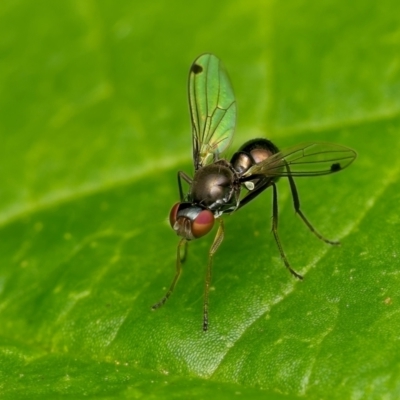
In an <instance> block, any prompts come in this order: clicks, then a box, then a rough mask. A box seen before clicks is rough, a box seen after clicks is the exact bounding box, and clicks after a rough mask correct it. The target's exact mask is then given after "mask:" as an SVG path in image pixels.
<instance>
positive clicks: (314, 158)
mask: <svg viewBox="0 0 400 400" xmlns="http://www.w3.org/2000/svg"><path fill="white" fill-rule="evenodd" d="M356 157H357V153H356V152H355V151H354V150H352V149H349V148H348V147H345V146H340V145H338V144H332V143H317V142H312V143H303V144H299V145H296V146H293V147H289V148H288V149H285V150H283V151H280V152H279V153H277V154H274V155H273V156H271V157H268V158H267V159H266V160H264V161H262V162H260V163H258V164H256V165H253V166H252V167H251V168H249V170H248V171H247V172H246V173H245V174H244V175H243V176H244V177H248V176H251V175H264V176H267V177H269V176H270V177H278V176H288V175H292V176H319V175H327V174H332V173H334V172H339V171H341V170H342V169H344V168H346V167H348V166H349V165H350V164H351V163H352V162H353V161H354V160H355V159H356Z"/></svg>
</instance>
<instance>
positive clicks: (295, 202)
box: [286, 164, 340, 245]
mask: <svg viewBox="0 0 400 400" xmlns="http://www.w3.org/2000/svg"><path fill="white" fill-rule="evenodd" d="M286 168H287V170H288V172H289V175H288V179H289V184H290V190H291V191H292V197H293V206H294V209H295V211H296V213H297V214H298V215H299V216H300V218H301V219H302V220H303V222H304V223H305V224H306V225H307V226H308V229H310V231H311V232H312V233H313V234H314V235H315V236H316V237H317V238H319V239H321V240H322V241H324V242H325V243H328V244H332V245H340V242H338V241H333V240H329V239H327V238H325V237H324V236H322V235H321V234H320V233H319V232H317V231H316V230H315V229H314V227H313V226H312V225H311V222H310V221H309V220H308V219H307V218H306V216H305V215H304V214H303V213H302V211H301V210H300V200H299V195H298V193H297V188H296V184H295V183H294V179H293V176H291V175H290V170H289V166H288V165H287V164H286Z"/></svg>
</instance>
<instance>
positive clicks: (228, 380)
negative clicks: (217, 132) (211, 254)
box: [0, 0, 400, 399]
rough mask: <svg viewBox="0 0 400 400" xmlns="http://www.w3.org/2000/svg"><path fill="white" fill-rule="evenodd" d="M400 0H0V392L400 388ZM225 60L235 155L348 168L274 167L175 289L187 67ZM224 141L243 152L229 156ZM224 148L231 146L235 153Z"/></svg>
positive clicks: (204, 243)
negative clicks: (260, 190)
mask: <svg viewBox="0 0 400 400" xmlns="http://www.w3.org/2000/svg"><path fill="white" fill-rule="evenodd" d="M399 14H400V6H399V5H398V4H397V3H396V4H395V3H394V2H391V1H389V0H383V1H381V2H379V3H378V2H370V1H367V2H365V1H361V0H358V1H356V2H355V3H354V2H353V3H351V4H350V3H349V2H344V1H337V0H335V1H333V0H328V1H325V2H320V3H311V2H307V1H304V0H302V1H301V0H298V1H296V0H290V1H286V2H267V3H266V2H264V3H263V2H250V3H249V2H243V3H240V2H228V1H220V2H211V1H205V2H202V3H201V6H200V4H199V5H197V6H189V5H188V4H187V3H183V2H168V3H167V2H162V1H156V2H142V4H140V2H131V1H120V2H118V3H115V2H111V1H97V2H96V1H86V2H82V1H72V0H71V1H62V2H53V1H46V0H39V1H35V2H29V1H26V0H19V1H15V0H14V1H11V0H4V1H3V2H2V3H1V5H0V31H1V35H0V54H1V63H0V90H1V94H2V95H1V97H0V392H1V393H2V398H4V399H17V398H29V399H36V398H37V399H47V398H48V399H52V398H68V397H69V398H73V399H79V398H99V397H102V398H110V399H111V398H121V399H122V398H146V399H147V398H148V399H152V398H154V399H156V398H185V399H187V398H193V399H203V398H206V397H210V398H211V397H212V398H215V399H231V398H235V397H242V398H246V399H247V398H249V399H258V398H260V399H261V398H263V399H265V398H271V399H280V398H282V399H283V398H285V399H291V398H297V397H305V396H306V397H307V398H310V399H320V398H332V399H343V398H357V399H367V398H368V399H381V398H385V399H397V398H398V397H399V396H400V385H399V382H400V367H399V365H400V363H399V359H400V350H399V348H400V346H399V338H398V337H399V334H398V332H399V329H400V317H399V312H398V307H399V302H400V294H399V290H398V288H399V285H400V276H399V272H398V270H399V265H400V262H399V259H400V256H399V250H398V249H399V248H400V238H399V224H400V218H399V211H398V210H399V206H398V205H399V199H400V195H399V193H400V190H399V189H400V183H399V178H398V177H399V173H400V158H399V157H398V154H399V153H400V140H399V137H400V136H399V134H400V118H399V110H400V96H399V93H400V67H399V65H400V64H399V56H398V55H399V50H400V49H399V41H400V35H399V29H398V26H399V20H398V15H399ZM204 52H213V53H214V54H216V55H217V56H218V57H219V58H220V59H221V60H222V61H223V63H224V65H225V67H226V69H227V70H228V72H229V75H230V79H231V81H232V84H233V87H234V89H235V94H236V100H237V104H238V109H239V114H238V127H237V132H236V137H235V141H234V144H233V145H232V148H231V153H232V152H233V151H234V150H235V149H236V148H237V147H238V146H239V145H241V144H242V143H244V142H245V141H246V140H248V139H251V138H256V137H268V138H269V139H271V140H273V141H274V143H276V145H277V146H278V147H279V148H282V149H283V148H285V147H289V146H292V145H295V144H297V143H301V142H308V141H328V142H334V143H338V144H341V145H345V146H349V147H351V148H354V149H355V150H356V151H357V152H358V155H359V157H358V159H357V160H356V161H355V162H354V164H352V165H351V167H349V168H348V169H346V170H345V171H343V172H341V173H339V174H334V175H332V176H326V177H321V178H310V179H301V178H299V179H297V180H296V182H297V185H298V190H299V194H300V200H301V204H302V210H303V211H304V213H305V214H306V215H307V217H308V218H309V219H310V220H311V221H312V223H313V224H314V226H315V227H316V228H317V229H318V231H320V232H321V233H323V234H324V235H325V236H327V237H328V238H332V239H339V240H340V241H341V243H342V246H340V247H338V246H335V247H332V246H329V245H327V244H325V243H323V242H321V241H319V240H318V239H317V238H315V236H314V235H313V234H312V233H310V232H309V230H308V229H307V227H306V226H304V224H303V223H302V222H301V221H300V219H299V218H297V217H296V216H295V215H294V211H293V206H292V199H291V197H290V191H289V188H288V185H287V182H286V180H285V179H283V178H282V179H281V181H280V182H279V207H280V208H279V233H280V237H281V240H282V243H283V246H284V248H285V251H286V254H287V256H288V259H289V260H290V262H291V265H292V267H293V268H294V269H295V270H296V271H298V272H299V273H301V274H303V275H304V277H305V279H304V281H303V282H299V281H297V280H295V279H294V278H293V277H292V276H291V275H290V274H289V273H288V272H287V271H286V270H285V268H284V266H283V263H282V260H281V259H280V257H279V252H278V250H277V248H276V245H275V243H274V240H273V237H272V235H271V234H270V229H271V227H270V224H271V220H270V216H271V199H270V196H271V194H270V193H269V192H268V191H267V192H265V193H264V194H263V195H261V196H259V197H258V198H257V199H256V200H254V202H252V203H251V204H250V205H248V206H246V207H245V208H243V209H242V210H240V212H237V213H235V214H233V215H231V216H228V217H226V218H225V225H226V232H225V240H224V242H223V244H222V245H221V247H220V249H219V250H218V252H217V254H216V256H215V259H214V264H213V281H212V288H213V290H212V292H211V296H210V327H209V331H208V332H207V333H203V331H202V301H203V290H204V274H205V267H206V264H207V255H208V251H209V247H210V245H211V243H212V240H213V235H212V234H211V235H208V236H209V237H205V238H202V239H201V240H198V241H194V242H193V243H190V246H189V253H188V259H187V260H186V263H185V264H184V273H183V275H182V277H181V279H180V281H179V282H178V285H177V287H176V290H175V292H174V293H173V295H172V296H171V298H170V300H168V302H167V303H166V304H165V305H164V307H162V308H161V309H159V310H157V311H156V312H151V305H152V304H154V303H155V302H156V301H158V300H159V299H160V298H161V297H162V296H163V294H164V293H165V290H166V288H167V287H168V285H169V284H170V282H171V280H172V278H173V274H174V269H175V257H176V246H177V242H178V238H177V237H176V236H175V235H174V234H173V232H172V230H171V229H170V227H169V224H168V220H167V216H168V212H169V209H170V207H171V206H172V205H173V204H174V203H175V202H176V201H178V188H177V184H176V173H177V171H178V170H183V171H186V172H187V173H188V174H191V173H192V171H191V169H192V160H191V159H190V157H191V152H192V150H191V148H190V146H191V137H190V132H191V129H190V122H189V115H188V107H187V99H186V95H187V88H186V84H187V75H188V70H189V67H190V65H191V63H192V61H193V60H194V59H195V57H196V56H198V55H199V54H201V53H204ZM231 153H230V154H231ZM230 154H228V156H229V155H230Z"/></svg>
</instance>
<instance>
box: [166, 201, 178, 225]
mask: <svg viewBox="0 0 400 400" xmlns="http://www.w3.org/2000/svg"><path fill="white" fill-rule="evenodd" d="M180 204H181V203H176V204H175V205H174V206H173V207H172V208H171V211H170V212H169V223H170V224H171V227H172V228H173V227H174V225H175V222H176V214H177V212H178V208H179V205H180Z"/></svg>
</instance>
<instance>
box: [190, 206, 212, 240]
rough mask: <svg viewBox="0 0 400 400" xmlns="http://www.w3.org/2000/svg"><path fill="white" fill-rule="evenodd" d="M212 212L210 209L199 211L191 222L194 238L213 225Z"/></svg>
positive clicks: (207, 230) (206, 231)
mask: <svg viewBox="0 0 400 400" xmlns="http://www.w3.org/2000/svg"><path fill="white" fill-rule="evenodd" d="M214 221H215V218H214V214H213V213H212V212H211V211H210V210H203V211H200V213H199V215H198V216H197V217H196V218H195V219H194V221H193V223H192V234H193V236H194V237H195V238H199V237H202V236H204V235H206V234H207V233H208V232H210V231H211V229H212V227H213V226H214Z"/></svg>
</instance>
